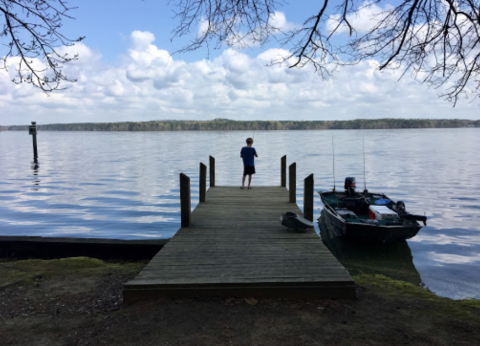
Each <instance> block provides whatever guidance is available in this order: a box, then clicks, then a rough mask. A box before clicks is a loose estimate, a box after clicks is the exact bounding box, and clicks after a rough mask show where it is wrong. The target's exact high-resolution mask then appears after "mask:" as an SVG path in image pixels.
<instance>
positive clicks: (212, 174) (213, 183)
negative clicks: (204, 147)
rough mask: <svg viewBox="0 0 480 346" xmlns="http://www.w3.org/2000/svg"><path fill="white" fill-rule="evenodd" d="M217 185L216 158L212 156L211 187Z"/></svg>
mask: <svg viewBox="0 0 480 346" xmlns="http://www.w3.org/2000/svg"><path fill="white" fill-rule="evenodd" d="M214 186H215V158H214V157H213V156H210V187H214Z"/></svg>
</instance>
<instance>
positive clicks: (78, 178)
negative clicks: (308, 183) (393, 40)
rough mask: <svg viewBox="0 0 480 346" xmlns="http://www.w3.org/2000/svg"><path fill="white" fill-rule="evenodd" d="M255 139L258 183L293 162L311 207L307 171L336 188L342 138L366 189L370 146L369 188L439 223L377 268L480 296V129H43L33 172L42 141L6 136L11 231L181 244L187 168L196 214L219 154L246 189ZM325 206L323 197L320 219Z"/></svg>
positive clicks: (3, 226) (0, 220)
mask: <svg viewBox="0 0 480 346" xmlns="http://www.w3.org/2000/svg"><path fill="white" fill-rule="evenodd" d="M252 136H254V139H255V143H254V147H255V148H256V149H257V152H258V154H259V157H258V159H256V169H257V174H256V175H255V176H254V178H253V184H252V185H253V187H255V185H277V184H280V158H281V156H283V155H287V162H288V164H290V163H292V162H296V163H297V179H298V182H297V203H298V204H299V206H300V208H303V205H302V203H303V179H304V178H305V177H306V176H307V175H309V174H310V173H314V175H315V188H316V190H329V189H331V188H332V186H333V181H334V179H333V172H332V162H333V161H332V138H333V142H334V148H335V175H336V179H335V184H336V187H337V189H341V188H343V179H344V177H346V176H354V177H356V178H357V186H358V187H359V188H361V189H363V184H364V177H363V176H364V150H363V147H365V172H366V183H367V188H368V189H369V190H370V191H374V192H384V193H386V194H387V195H388V196H389V197H390V198H392V199H393V200H403V201H404V202H405V204H406V206H407V210H409V211H410V212H412V213H416V214H423V213H426V215H427V216H428V226H427V227H424V228H423V229H422V230H421V231H420V233H419V234H418V235H417V236H416V237H415V238H413V239H411V240H409V241H408V245H407V244H405V246H403V245H401V249H394V250H389V249H387V250H386V249H382V250H381V252H383V253H384V252H385V251H386V252H388V255H387V256H383V255H382V256H380V257H378V256H377V257H373V258H374V260H373V262H375V263H376V264H378V267H381V266H382V264H386V263H389V261H390V262H392V263H393V267H395V266H398V267H399V268H400V267H401V264H399V262H400V261H403V262H407V263H406V267H408V269H407V270H409V271H413V272H414V273H413V276H418V280H419V281H420V280H421V282H423V284H424V285H425V286H426V287H428V288H429V289H430V290H432V291H433V292H435V293H437V294H439V295H442V296H447V297H451V298H455V299H460V298H466V297H470V298H480V203H479V199H480V183H479V182H480V160H479V159H478V148H480V130H479V129H475V128H462V129H403V130H361V131H356V130H337V131H256V132H253V131H252V132H245V131H231V132H39V134H38V136H37V137H38V151H39V166H38V167H35V166H34V165H32V161H33V150H32V139H31V136H29V135H28V133H26V132H4V131H3V132H0V235H31V236H52V237H53V236H62V237H65V236H67V237H93V238H95V237H97V238H116V239H151V238H169V237H171V236H173V235H174V234H175V232H176V230H177V229H178V228H179V227H180V220H179V217H180V200H179V182H178V181H179V178H178V175H179V173H180V172H183V173H185V174H187V175H188V176H189V177H190V179H191V187H192V207H194V206H195V205H196V204H197V202H198V175H199V162H204V163H205V164H207V165H208V158H209V155H212V156H214V157H215V159H216V173H217V174H216V184H217V185H239V184H240V182H241V172H242V161H241V159H240V158H239V151H240V148H241V147H242V146H243V145H244V140H245V138H246V137H252ZM320 210H321V203H320V199H319V198H318V196H315V212H316V215H315V217H316V218H317V217H319V216H320ZM347 252H348V253H349V254H350V253H351V254H356V255H357V257H356V259H355V257H353V259H352V258H349V259H348V260H347V262H348V261H350V264H352V261H353V262H355V263H357V264H358V263H360V262H361V261H360V260H361V259H362V258H363V259H364V258H367V257H369V256H371V255H372V254H373V250H372V251H365V250H364V249H363V250H361V251H357V250H355V249H353V250H352V249H349V250H348V251H347ZM393 253H400V254H402V255H401V256H400V259H398V258H397V257H395V256H393V255H392V254H393ZM392 258H393V259H392ZM373 262H372V261H371V263H373ZM371 263H370V264H371ZM404 264H405V263H404ZM347 267H349V266H348V263H347ZM349 269H350V268H349ZM356 269H358V270H360V272H362V270H361V268H356ZM387 271H388V270H387ZM387 275H388V273H387ZM393 276H394V275H393ZM413 281H416V279H415V280H413Z"/></svg>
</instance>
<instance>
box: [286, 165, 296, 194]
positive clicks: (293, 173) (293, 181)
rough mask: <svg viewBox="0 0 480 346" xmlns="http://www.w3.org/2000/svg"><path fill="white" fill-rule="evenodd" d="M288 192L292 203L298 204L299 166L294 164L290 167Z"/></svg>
mask: <svg viewBox="0 0 480 346" xmlns="http://www.w3.org/2000/svg"><path fill="white" fill-rule="evenodd" d="M288 178H289V179H288V180H289V184H288V192H289V193H290V200H289V202H290V203H296V202H297V164H296V163H295V162H294V163H292V164H291V165H290V166H289V167H288Z"/></svg>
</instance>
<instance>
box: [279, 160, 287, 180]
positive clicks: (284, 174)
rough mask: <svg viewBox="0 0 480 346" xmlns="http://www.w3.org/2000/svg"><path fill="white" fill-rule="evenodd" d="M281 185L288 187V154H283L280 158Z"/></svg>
mask: <svg viewBox="0 0 480 346" xmlns="http://www.w3.org/2000/svg"><path fill="white" fill-rule="evenodd" d="M280 162H281V163H280V171H281V175H280V186H282V187H286V186H287V155H283V156H282V158H281V160H280Z"/></svg>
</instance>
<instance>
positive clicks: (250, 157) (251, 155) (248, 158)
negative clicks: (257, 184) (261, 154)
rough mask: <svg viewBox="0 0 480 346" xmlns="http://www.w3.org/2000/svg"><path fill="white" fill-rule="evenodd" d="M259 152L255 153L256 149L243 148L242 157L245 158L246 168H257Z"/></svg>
mask: <svg viewBox="0 0 480 346" xmlns="http://www.w3.org/2000/svg"><path fill="white" fill-rule="evenodd" d="M256 153H257V152H256V151H255V148H254V147H243V148H242V150H241V151H240V155H242V158H243V165H244V166H255V162H254V160H255V154H256Z"/></svg>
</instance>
